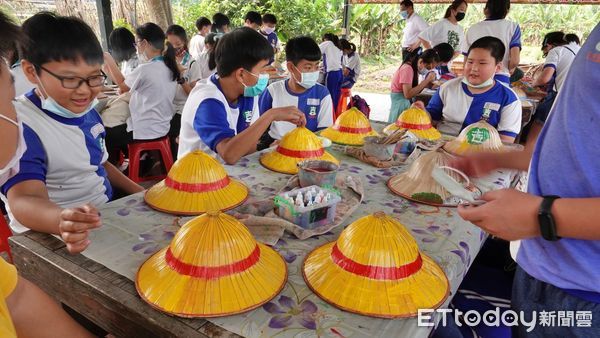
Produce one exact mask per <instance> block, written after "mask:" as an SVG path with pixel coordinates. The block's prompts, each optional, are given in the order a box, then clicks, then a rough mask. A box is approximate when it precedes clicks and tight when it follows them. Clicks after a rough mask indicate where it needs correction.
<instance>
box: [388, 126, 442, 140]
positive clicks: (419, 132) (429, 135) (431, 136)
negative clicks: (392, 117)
mask: <svg viewBox="0 0 600 338" xmlns="http://www.w3.org/2000/svg"><path fill="white" fill-rule="evenodd" d="M398 129H400V127H398V126H397V125H396V124H395V123H392V124H390V125H389V126H387V127H385V128H384V129H383V132H384V133H386V134H391V133H393V132H394V131H396V130H398ZM408 131H410V132H411V133H412V134H414V135H415V136H416V137H418V138H419V139H422V140H429V141H437V140H439V139H441V138H442V134H441V133H440V132H439V131H438V130H437V129H435V128H434V127H431V128H429V129H408Z"/></svg>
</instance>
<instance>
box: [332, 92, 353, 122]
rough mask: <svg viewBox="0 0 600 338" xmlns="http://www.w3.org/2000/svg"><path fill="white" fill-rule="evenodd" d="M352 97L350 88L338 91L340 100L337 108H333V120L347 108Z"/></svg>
mask: <svg viewBox="0 0 600 338" xmlns="http://www.w3.org/2000/svg"><path fill="white" fill-rule="evenodd" d="M351 99H352V92H351V91H350V88H342V91H341V93H340V100H339V101H338V106H337V109H336V110H335V116H334V117H333V122H335V120H337V118H338V116H340V115H341V114H342V113H343V112H345V111H346V110H347V109H348V108H347V107H348V104H349V103H350V102H349V101H350V100H351Z"/></svg>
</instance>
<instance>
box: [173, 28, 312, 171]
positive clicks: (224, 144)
mask: <svg viewBox="0 0 600 338" xmlns="http://www.w3.org/2000/svg"><path fill="white" fill-rule="evenodd" d="M271 56H273V48H271V46H270V45H269V43H268V41H267V40H266V39H265V38H263V37H262V36H261V35H260V33H258V32H257V31H255V30H253V29H250V28H247V27H242V28H238V29H236V30H234V31H232V32H230V33H227V34H225V35H223V36H222V37H221V38H220V39H219V43H217V46H216V48H215V50H214V53H213V55H211V58H214V61H215V63H216V65H217V73H216V74H215V75H213V76H211V77H210V78H209V79H208V80H207V81H206V82H200V83H198V84H196V87H194V90H192V92H191V93H190V96H189V97H188V100H187V102H186V104H185V106H184V108H183V114H182V116H181V131H180V133H179V152H178V156H177V157H178V158H182V157H183V156H184V155H185V154H187V153H188V152H190V151H193V150H196V149H200V150H202V151H205V152H206V153H208V154H210V155H212V156H215V157H216V158H218V159H220V160H222V161H224V162H225V163H227V164H234V163H236V162H237V161H238V160H239V159H240V158H242V157H243V156H246V155H248V154H250V153H253V152H255V151H256V146H257V143H258V141H259V139H260V137H261V136H262V135H263V133H264V132H265V131H266V130H267V129H268V128H269V126H270V125H271V122H273V121H287V122H291V123H293V124H295V125H305V124H306V118H305V117H304V114H303V113H302V112H301V111H299V110H298V108H296V107H293V106H289V107H279V108H272V109H269V110H267V111H265V112H264V113H263V114H262V115H260V117H259V113H258V101H259V100H258V96H259V95H260V94H262V92H263V91H264V90H265V88H266V87H267V83H268V82H269V75H268V74H266V73H265V72H264V70H265V68H266V66H267V65H268V62H269V59H270V58H271Z"/></svg>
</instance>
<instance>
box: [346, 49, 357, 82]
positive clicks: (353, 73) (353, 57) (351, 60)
mask: <svg viewBox="0 0 600 338" xmlns="http://www.w3.org/2000/svg"><path fill="white" fill-rule="evenodd" d="M342 63H343V64H344V66H345V67H346V68H347V69H348V70H349V71H350V73H349V74H348V76H344V82H346V81H350V82H352V84H355V83H356V81H358V77H359V76H360V72H361V69H360V56H358V53H356V52H354V53H351V54H348V55H344V56H343V58H342Z"/></svg>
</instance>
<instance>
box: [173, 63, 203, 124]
mask: <svg viewBox="0 0 600 338" xmlns="http://www.w3.org/2000/svg"><path fill="white" fill-rule="evenodd" d="M181 66H182V67H183V69H184V71H183V73H182V74H181V76H182V77H183V78H184V79H186V82H187V83H192V82H194V81H198V80H200V66H199V64H198V62H196V59H194V58H193V57H192V56H191V55H190V54H189V53H186V54H185V56H184V57H183V59H182V60H181ZM187 98H188V94H186V93H185V90H183V87H182V86H181V85H180V84H178V85H177V92H176V93H175V99H174V100H173V105H174V106H175V113H177V114H181V111H182V110H183V105H184V104H185V101H186V100H187Z"/></svg>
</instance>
